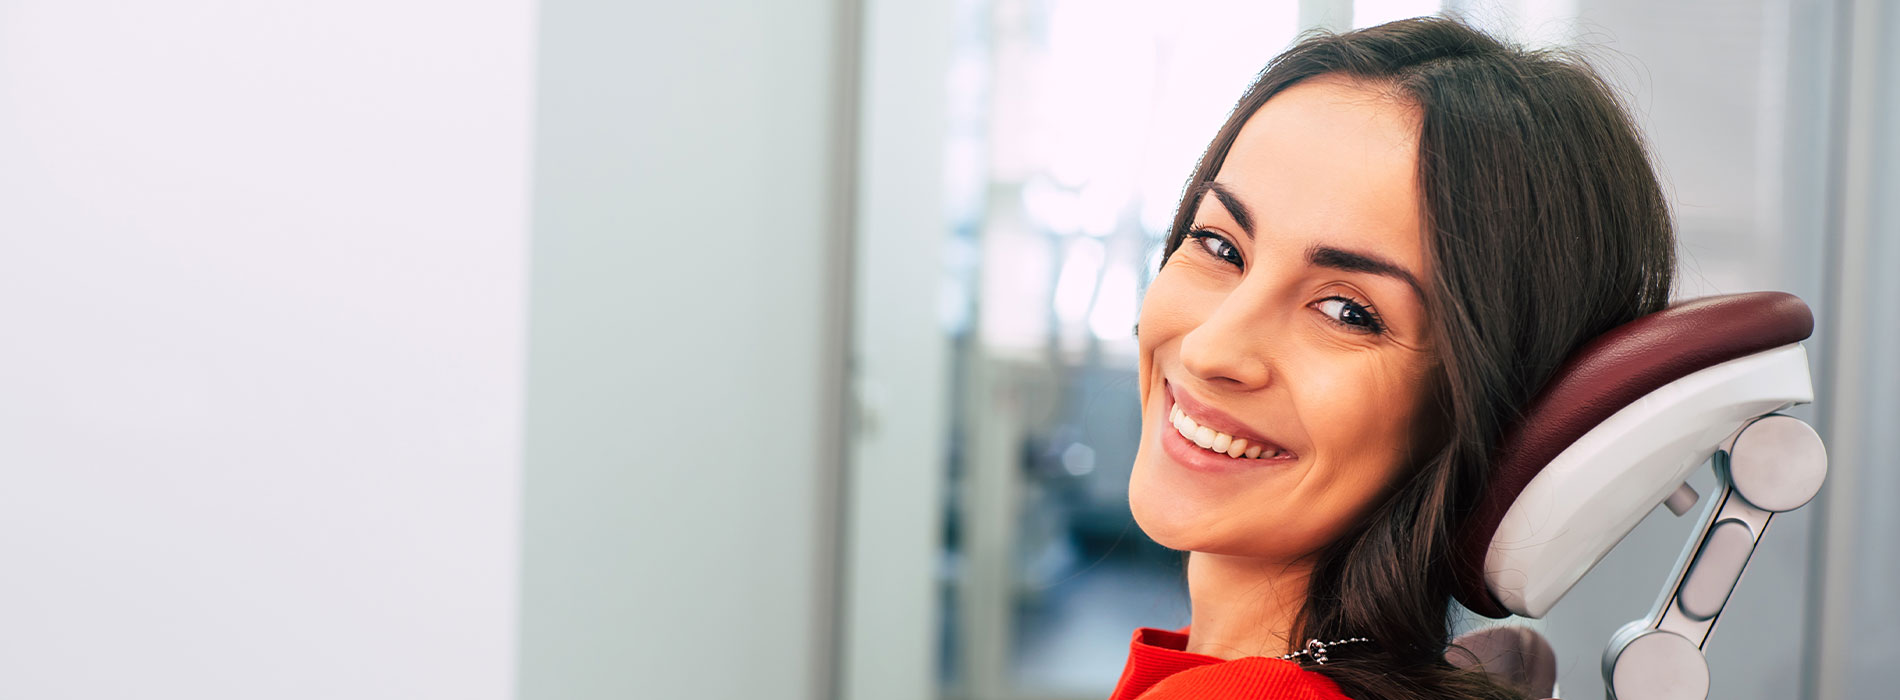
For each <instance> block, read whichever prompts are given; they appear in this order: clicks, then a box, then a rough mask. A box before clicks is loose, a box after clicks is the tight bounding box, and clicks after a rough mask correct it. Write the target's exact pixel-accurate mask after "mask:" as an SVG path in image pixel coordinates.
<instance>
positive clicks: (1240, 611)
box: [1184, 552, 1313, 659]
mask: <svg viewBox="0 0 1900 700" xmlns="http://www.w3.org/2000/svg"><path fill="white" fill-rule="evenodd" d="M1312 573H1313V567H1312V564H1311V563H1310V562H1306V561H1296V562H1269V561H1266V560H1261V559H1252V558H1247V557H1232V556H1226V555H1221V554H1207V553H1204V552H1195V553H1193V554H1191V555H1189V556H1188V564H1187V575H1188V599H1189V601H1190V606H1191V611H1192V612H1191V618H1190V623H1189V628H1188V641H1187V648H1186V649H1184V651H1188V652H1192V653H1196V654H1205V655H1208V656H1213V657H1217V658H1221V659H1238V658H1241V657H1246V656H1280V655H1283V654H1288V653H1291V652H1293V651H1297V648H1296V647H1298V646H1299V645H1297V644H1293V643H1291V642H1290V641H1289V640H1290V638H1291V637H1292V634H1293V632H1292V630H1293V619H1294V617H1296V616H1297V615H1299V612H1300V609H1301V608H1302V607H1304V606H1305V605H1306V585H1307V579H1308V578H1309V577H1310V576H1311V575H1312Z"/></svg>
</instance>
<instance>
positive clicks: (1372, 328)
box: [1313, 296, 1385, 335]
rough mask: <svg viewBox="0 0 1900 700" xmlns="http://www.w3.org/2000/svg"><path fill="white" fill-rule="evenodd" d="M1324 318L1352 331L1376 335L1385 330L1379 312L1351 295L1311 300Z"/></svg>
mask: <svg viewBox="0 0 1900 700" xmlns="http://www.w3.org/2000/svg"><path fill="white" fill-rule="evenodd" d="M1313 305H1314V306H1315V307H1318V308H1319V310H1320V313H1323V314H1326V318H1328V319H1330V320H1331V321H1332V322H1333V323H1336V324H1339V325H1340V326H1341V327H1344V328H1345V329H1347V330H1348V331H1351V332H1354V333H1366V334H1370V335H1378V334H1381V333H1384V332H1385V322H1384V321H1381V320H1379V312H1377V311H1375V310H1373V308H1372V307H1371V306H1369V305H1366V304H1362V303H1360V302H1358V301H1357V300H1354V299H1352V298H1351V297H1339V296H1333V297H1326V298H1325V299H1321V300H1319V301H1316V302H1313Z"/></svg>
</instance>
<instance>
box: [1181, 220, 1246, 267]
mask: <svg viewBox="0 0 1900 700" xmlns="http://www.w3.org/2000/svg"><path fill="white" fill-rule="evenodd" d="M1187 235H1188V236H1189V237H1191V238H1193V239H1194V244H1195V245H1197V246H1200V247H1201V250H1202V251H1205V252H1206V253H1207V254H1208V255H1212V256H1214V257H1216V258H1219V259H1221V260H1222V261H1225V262H1227V263H1230V264H1232V265H1233V266H1234V267H1240V265H1241V260H1240V249H1238V248H1235V247H1234V244H1232V243H1229V242H1227V239H1225V238H1221V237H1220V235H1219V234H1215V233H1212V232H1209V231H1208V230H1207V229H1194V230H1192V231H1189V232H1187Z"/></svg>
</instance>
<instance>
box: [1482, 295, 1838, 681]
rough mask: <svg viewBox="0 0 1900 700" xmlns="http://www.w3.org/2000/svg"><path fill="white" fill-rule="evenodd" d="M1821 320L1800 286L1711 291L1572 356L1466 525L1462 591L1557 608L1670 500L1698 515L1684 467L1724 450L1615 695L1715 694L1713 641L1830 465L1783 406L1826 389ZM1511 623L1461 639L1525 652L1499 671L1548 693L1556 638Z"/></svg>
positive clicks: (1618, 665)
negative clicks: (1782, 528)
mask: <svg viewBox="0 0 1900 700" xmlns="http://www.w3.org/2000/svg"><path fill="white" fill-rule="evenodd" d="M1813 329H1814V317H1813V315H1812V314H1811V313H1810V312H1809V310H1808V307H1807V305H1806V304H1803V303H1802V302H1801V300H1800V299H1798V298H1796V297H1794V296H1793V295H1789V294H1783V293H1779V292H1761V293H1751V294H1735V295H1727V296H1716V297H1705V298H1701V299H1693V300H1688V301H1682V302H1678V303H1676V304H1674V305H1671V306H1670V307H1669V308H1667V309H1664V310H1662V311H1659V312H1657V313H1654V314H1650V315H1648V316H1645V317H1643V318H1640V319H1637V320H1635V321H1633V322H1630V323H1628V324H1625V325H1623V326H1619V327H1617V328H1615V329H1612V330H1611V331H1610V332H1608V333H1606V334H1604V335H1603V336H1601V337H1599V338H1597V339H1595V340H1593V341H1591V342H1590V343H1588V344H1587V345H1585V346H1584V347H1583V348H1582V349H1581V350H1579V351H1578V352H1577V353H1575V354H1574V355H1572V357H1571V358H1570V360H1569V361H1568V362H1567V363H1566V364H1565V365H1564V366H1563V367H1562V368H1561V369H1559V370H1558V372H1557V373H1556V374H1555V375H1554V376H1553V378H1552V379H1551V381H1550V383H1549V384H1547V385H1546V386H1545V388H1544V389H1543V391H1542V393H1541V394H1540V395H1539V396H1538V397H1537V398H1536V399H1535V400H1533V401H1532V402H1531V404H1530V406H1529V407H1528V409H1527V410H1526V412H1525V413H1524V415H1523V417H1522V418H1521V419H1520V420H1519V421H1518V422H1517V423H1516V424H1515V426H1514V427H1512V428H1511V429H1510V430H1509V431H1508V432H1507V433H1506V435H1505V436H1504V439H1503V441H1502V442H1501V443H1500V445H1499V448H1498V450H1497V452H1496V453H1495V454H1494V462H1493V472H1492V474H1493V476H1492V483H1491V485H1490V489H1489V492H1488V493H1487V494H1486V497H1485V499H1484V500H1483V502H1482V503H1481V504H1480V506H1479V507H1478V508H1477V510H1476V511H1474V513H1473V514H1472V516H1471V517H1470V519H1469V520H1468V521H1467V522H1466V524H1465V526H1464V529H1463V530H1462V532H1461V533H1459V536H1460V544H1459V548H1460V555H1461V556H1459V557H1458V559H1459V560H1460V561H1459V563H1458V566H1459V572H1458V573H1459V582H1460V590H1459V591H1458V594H1457V597H1458V600H1459V602H1461V603H1463V604H1464V605H1465V607H1467V608H1469V609H1471V610H1472V611H1473V612H1476V613H1478V614H1481V615H1485V616H1487V617H1492V618H1502V617H1506V616H1508V615H1511V614H1516V615H1520V616H1523V617H1528V618H1541V617H1543V616H1544V615H1545V614H1546V613H1548V612H1549V611H1550V609H1551V607H1552V606H1554V605H1556V604H1557V601H1558V600H1559V599H1560V598H1562V597H1563V595H1564V594H1565V593H1567V592H1569V591H1570V589H1571V587H1572V586H1574V585H1575V584H1576V583H1577V581H1578V580H1579V579H1581V578H1583V576H1584V574H1586V573H1588V572H1589V571H1590V569H1591V567H1593V566H1595V565H1596V563H1597V562H1598V561H1600V560H1602V559H1603V557H1604V555H1606V554H1608V553H1609V551H1610V549H1612V548H1613V547H1615V546H1616V545H1617V543H1618V542H1621V541H1622V539H1623V537H1624V536H1625V535H1628V534H1629V532H1630V530H1632V529H1633V528H1635V527H1636V525H1637V523H1638V522H1640V521H1641V520H1642V519H1643V516H1644V515H1646V514H1648V513H1649V512H1650V511H1651V510H1654V509H1655V507H1656V506H1657V505H1658V504H1660V505H1663V506H1665V507H1667V508H1668V509H1669V510H1670V511H1671V512H1673V513H1675V514H1676V515H1678V516H1681V515H1683V514H1685V513H1687V512H1688V511H1689V509H1690V508H1691V507H1693V506H1694V505H1695V504H1696V502H1697V500H1698V499H1699V498H1700V496H1699V495H1698V494H1697V493H1696V492H1695V491H1694V490H1693V489H1691V488H1690V487H1689V485H1688V484H1687V483H1686V479H1688V477H1689V475H1690V474H1691V473H1692V472H1694V471H1695V469H1696V468H1697V467H1699V466H1701V465H1702V464H1703V463H1704V462H1709V461H1713V465H1714V470H1715V476H1716V486H1715V490H1714V492H1713V493H1712V494H1710V503H1709V504H1708V506H1707V507H1706V508H1705V509H1704V511H1703V513H1702V516H1701V518H1700V520H1699V522H1698V524H1697V526H1696V528H1695V529H1694V530H1693V532H1692V534H1691V535H1690V537H1689V540H1688V543H1687V545H1686V546H1685V547H1684V549H1683V552H1682V555H1681V557H1679V558H1678V559H1677V561H1676V564H1675V568H1674V570H1673V573H1672V574H1671V575H1670V577H1669V579H1668V583H1666V584H1665V585H1664V586H1663V589H1662V593H1661V595H1660V596H1659V597H1658V599H1657V601H1656V604H1655V606H1654V607H1653V608H1652V609H1651V610H1650V612H1649V615H1648V616H1647V617H1644V618H1642V619H1639V620H1635V621H1633V622H1631V623H1629V624H1628V625H1626V626H1624V627H1623V628H1622V629H1621V630H1619V631H1618V632H1617V633H1616V634H1615V635H1614V636H1612V637H1611V639H1610V643H1609V646H1608V648H1607V649H1606V650H1605V651H1604V654H1603V680H1604V687H1605V688H1606V689H1608V694H1609V697H1610V698H1612V699H1613V700H1650V699H1657V700H1662V699H1669V700H1676V699H1682V698H1688V699H1694V700H1700V699H1702V698H1706V697H1707V696H1708V691H1709V667H1708V662H1707V661H1706V659H1705V657H1704V656H1703V652H1702V649H1703V647H1704V645H1705V644H1706V643H1707V642H1708V639H1709V636H1710V634H1711V633H1712V632H1714V630H1715V625H1716V622H1717V621H1718V620H1720V619H1721V616H1722V610H1723V608H1724V607H1725V606H1726V605H1727V603H1728V599H1729V593H1730V592H1731V591H1732V590H1733V589H1734V587H1735V584H1736V582H1737V581H1738V580H1740V579H1741V576H1742V574H1743V573H1744V571H1745V570H1746V569H1747V567H1748V561H1749V558H1750V557H1751V556H1752V555H1753V553H1754V551H1755V549H1756V548H1757V547H1758V546H1759V545H1760V543H1761V541H1762V536H1763V534H1765V533H1766V532H1767V530H1768V525H1769V522H1770V521H1771V520H1773V518H1774V516H1775V514H1776V513H1784V512H1787V511H1791V510H1794V509H1796V508H1799V507H1801V506H1802V505H1804V504H1806V503H1807V502H1808V501H1809V500H1810V499H1812V498H1813V497H1814V495H1815V494H1816V493H1818V492H1819V491H1820V488H1821V482H1822V480H1823V479H1824V478H1825V477H1826V475H1827V455H1826V452H1825V451H1824V449H1823V447H1822V445H1821V439H1820V437H1819V435H1817V434H1816V433H1815V431H1814V429H1813V428H1811V427H1809V426H1808V424H1807V423H1804V422H1802V421H1800V420H1798V419H1796V418H1794V417H1791V416H1787V415H1782V414H1780V413H1778V411H1782V410H1784V409H1787V408H1788V407H1790V406H1794V405H1796V404H1802V403H1809V402H1812V401H1813V400H1814V390H1813V386H1812V384H1811V382H1810V380H1809V375H1808V358H1807V351H1806V350H1805V349H1804V348H1803V347H1802V346H1801V344H1800V343H1801V341H1802V340H1805V339H1806V338H1807V337H1808V336H1809V334H1810V333H1812V331H1813ZM1496 629H1498V628H1493V629H1492V630H1481V631H1480V633H1478V634H1476V635H1467V636H1466V637H1463V638H1461V639H1460V641H1461V642H1476V643H1477V644H1476V645H1475V646H1477V647H1480V648H1481V649H1480V650H1479V651H1477V652H1476V655H1477V656H1478V657H1484V656H1486V655H1487V654H1488V655H1491V656H1492V657H1494V658H1496V657H1500V656H1514V657H1515V658H1518V659H1520V661H1519V663H1517V664H1516V666H1515V667H1513V668H1507V669H1505V670H1504V671H1502V672H1501V671H1499V670H1498V669H1496V668H1495V667H1493V665H1492V664H1491V663H1487V664H1486V668H1487V670H1489V671H1492V672H1493V673H1504V674H1505V675H1510V676H1512V677H1514V678H1515V679H1516V680H1517V681H1519V682H1520V683H1523V684H1525V685H1520V687H1527V688H1540V690H1533V692H1541V693H1548V692H1550V691H1549V690H1548V688H1549V686H1548V685H1541V684H1543V683H1548V682H1551V681H1554V680H1555V678H1554V668H1555V667H1554V661H1553V660H1552V659H1551V654H1550V650H1549V646H1548V644H1547V643H1545V642H1543V640H1542V639H1541V637H1539V636H1538V635H1536V633H1535V632H1532V631H1529V630H1518V629H1515V628H1503V629H1504V630H1506V631H1502V632H1500V631H1494V630H1496ZM1485 649H1488V651H1486V650H1485ZM1501 650H1510V651H1511V652H1512V654H1509V655H1505V654H1500V653H1499V652H1500V651H1501ZM1448 658H1449V657H1448ZM1481 660H1482V659H1474V658H1469V657H1467V659H1466V660H1465V662H1464V663H1471V662H1479V661H1481ZM1455 662H1456V661H1455ZM1506 665H1507V666H1508V665H1509V664H1506ZM1545 677H1548V679H1547V680H1546V679H1545ZM1533 697H1541V695H1534V696H1533Z"/></svg>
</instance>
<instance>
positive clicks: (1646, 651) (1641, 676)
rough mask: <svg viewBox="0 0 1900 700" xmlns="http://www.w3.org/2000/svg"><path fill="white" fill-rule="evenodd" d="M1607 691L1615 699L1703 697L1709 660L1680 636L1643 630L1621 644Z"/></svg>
mask: <svg viewBox="0 0 1900 700" xmlns="http://www.w3.org/2000/svg"><path fill="white" fill-rule="evenodd" d="M1610 666H1611V668H1610V669H1608V670H1609V673H1607V674H1605V675H1607V676H1608V679H1607V680H1609V682H1610V692H1611V693H1612V694H1613V695H1614V696H1615V698H1616V700H1705V699H1706V698H1708V697H1709V662H1708V660H1707V659H1704V658H1702V650H1701V649H1698V648H1696V645H1695V642H1691V641H1689V640H1688V639H1686V638H1684V637H1683V636H1682V635H1679V634H1676V633H1674V632H1664V631H1662V630H1644V631H1642V632H1641V633H1639V634H1637V635H1635V638H1634V639H1630V640H1629V641H1628V642H1627V643H1625V644H1623V646H1622V649H1621V650H1620V651H1618V652H1617V654H1616V657H1615V659H1614V660H1613V661H1612V662H1611V664H1610Z"/></svg>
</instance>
